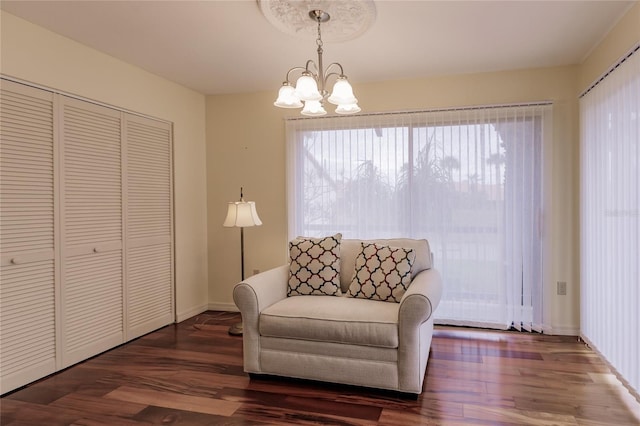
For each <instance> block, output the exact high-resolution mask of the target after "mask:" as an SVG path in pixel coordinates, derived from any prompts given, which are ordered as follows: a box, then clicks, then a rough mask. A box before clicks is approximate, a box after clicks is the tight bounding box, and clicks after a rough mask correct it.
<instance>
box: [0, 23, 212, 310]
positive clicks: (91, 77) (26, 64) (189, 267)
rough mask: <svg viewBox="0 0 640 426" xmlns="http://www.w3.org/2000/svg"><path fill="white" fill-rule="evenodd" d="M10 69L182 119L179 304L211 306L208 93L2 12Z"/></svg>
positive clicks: (4, 67) (177, 144) (4, 55)
mask: <svg viewBox="0 0 640 426" xmlns="http://www.w3.org/2000/svg"><path fill="white" fill-rule="evenodd" d="M0 13H1V14H0V19H1V33H0V34H1V62H0V70H1V72H2V74H3V75H6V76H10V77H14V78H19V79H21V80H25V81H28V82H31V83H35V84H38V85H42V86H46V87H50V88H53V89H56V90H60V91H64V92H67V93H71V94H75V95H79V96H82V97H85V98H89V99H93V100H97V101H100V102H103V103H107V104H110V105H113V106H116V107H119V108H124V109H128V110H131V111H136V112H140V113H143V114H147V115H150V116H153V117H157V118H161V119H164V120H168V121H171V122H173V123H174V127H173V130H174V173H175V240H176V305H177V306H176V312H177V316H178V318H179V320H182V319H185V318H187V317H189V316H192V315H194V314H197V313H199V312H201V311H203V310H204V309H206V307H207V297H208V296H207V291H208V287H207V281H208V278H207V273H208V269H207V240H206V230H207V213H206V201H205V200H206V197H207V191H206V161H205V150H206V147H205V98H204V96H203V95H202V94H199V93H197V92H194V91H192V90H189V89H186V88H184V87H182V86H180V85H177V84H175V83H172V82H169V81H167V80H165V79H162V78H160V77H158V76H156V75H153V74H150V73H148V72H146V71H143V70H141V69H140V68H136V67H134V66H132V65H129V64H127V63H125V62H122V61H119V60H117V59H114V58H113V57H111V56H108V55H106V54H103V53H100V52H98V51H96V50H94V49H90V48H88V47H86V46H84V45H81V44H78V43H76V42H74V41H72V40H70V39H67V38H65V37H62V36H59V35H57V34H54V33H52V32H50V31H48V30H45V29H43V28H41V27H38V26H36V25H33V24H31V23H29V22H27V21H24V20H22V19H20V18H17V17H15V16H13V15H11V14H8V13H6V12H0Z"/></svg>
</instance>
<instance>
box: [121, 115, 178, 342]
mask: <svg viewBox="0 0 640 426" xmlns="http://www.w3.org/2000/svg"><path fill="white" fill-rule="evenodd" d="M124 141H125V142H124V144H125V152H126V157H125V164H126V174H125V175H126V181H125V188H126V190H125V194H126V196H125V204H126V216H125V217H126V222H125V223H126V262H125V263H126V274H125V288H126V299H125V300H126V302H125V306H126V321H127V327H126V330H127V336H126V338H127V339H128V340H130V339H133V338H135V337H138V336H140V335H142V334H145V333H148V332H150V331H152V330H155V329H157V328H159V327H162V326H164V325H167V324H170V323H172V322H173V321H174V303H173V297H174V296H173V245H172V223H173V221H172V167H171V126H170V125H169V124H167V123H162V122H159V121H154V120H149V119H146V118H143V117H138V116H134V115H126V116H125V137H124Z"/></svg>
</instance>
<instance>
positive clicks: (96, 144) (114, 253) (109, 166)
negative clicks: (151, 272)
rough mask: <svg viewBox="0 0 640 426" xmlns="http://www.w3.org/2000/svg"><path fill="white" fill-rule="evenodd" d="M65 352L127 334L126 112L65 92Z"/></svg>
mask: <svg viewBox="0 0 640 426" xmlns="http://www.w3.org/2000/svg"><path fill="white" fill-rule="evenodd" d="M61 105H62V121H61V139H60V143H61V148H62V151H61V152H62V161H61V180H62V185H61V187H62V195H61V202H62V223H61V225H62V240H63V242H62V247H61V248H62V254H61V257H62V347H63V352H62V358H63V366H68V365H71V364H74V363H76V362H78V361H80V360H83V359H85V358H87V357H90V356H93V355H95V354H97V353H100V352H102V351H105V350H107V349H109V348H111V347H113V346H116V345H118V344H120V343H122V342H123V341H124V332H123V307H122V306H123V291H122V285H123V284H122V280H123V277H122V276H123V268H122V178H121V174H122V161H121V134H122V130H121V116H122V113H121V112H119V111H116V110H112V109H109V108H105V107H101V106H98V105H94V104H90V103H87V102H83V101H79V100H75V99H71V98H67V97H64V96H61Z"/></svg>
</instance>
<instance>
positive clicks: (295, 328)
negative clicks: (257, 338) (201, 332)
mask: <svg viewBox="0 0 640 426" xmlns="http://www.w3.org/2000/svg"><path fill="white" fill-rule="evenodd" d="M399 306H400V305H399V304H398V303H387V302H382V301H379V300H368V299H354V298H351V297H345V296H341V297H340V296H291V297H287V298H286V299H283V300H281V301H279V302H277V303H275V304H273V305H271V306H269V307H268V308H267V309H265V310H264V311H262V313H261V314H260V320H259V332H260V335H261V336H268V337H280V338H287V339H302V340H311V341H321V342H334V343H348V344H352V345H365V346H376V347H383V348H397V347H398V308H399Z"/></svg>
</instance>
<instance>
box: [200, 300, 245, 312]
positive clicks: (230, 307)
mask: <svg viewBox="0 0 640 426" xmlns="http://www.w3.org/2000/svg"><path fill="white" fill-rule="evenodd" d="M208 309H209V310H210V311H224V312H240V311H239V310H238V307H237V306H236V305H235V303H215V302H214V303H209V306H208Z"/></svg>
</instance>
